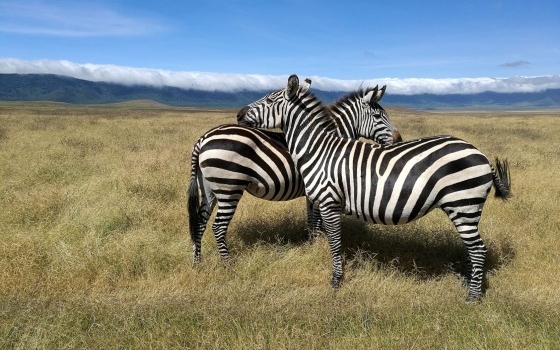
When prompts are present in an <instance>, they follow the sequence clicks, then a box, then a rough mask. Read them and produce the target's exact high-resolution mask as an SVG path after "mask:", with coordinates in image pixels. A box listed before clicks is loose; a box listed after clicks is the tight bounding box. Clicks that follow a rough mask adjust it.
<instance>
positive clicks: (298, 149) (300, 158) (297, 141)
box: [283, 103, 339, 175]
mask: <svg viewBox="0 0 560 350" xmlns="http://www.w3.org/2000/svg"><path fill="white" fill-rule="evenodd" d="M283 131H284V134H285V136H286V141H287V143H288V151H289V152H290V154H291V156H292V159H293V160H294V163H295V164H296V167H297V168H298V170H299V171H300V172H301V171H302V169H303V168H304V167H305V164H307V163H309V162H312V161H313V160H314V159H315V158H316V157H317V155H320V154H321V152H322V151H323V150H322V149H321V147H322V145H323V144H324V141H325V140H326V139H330V138H339V136H338V135H339V130H338V128H337V125H336V124H335V123H334V120H333V118H332V116H331V114H330V113H328V112H327V111H326V109H325V108H324V107H323V106H321V105H320V104H309V103H307V104H306V103H302V104H299V105H298V108H297V109H295V110H294V111H293V113H292V114H291V116H290V117H289V118H287V120H286V122H285V123H284V127H283ZM302 175H303V173H302Z"/></svg>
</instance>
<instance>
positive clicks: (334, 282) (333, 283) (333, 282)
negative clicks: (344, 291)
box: [331, 277, 341, 290]
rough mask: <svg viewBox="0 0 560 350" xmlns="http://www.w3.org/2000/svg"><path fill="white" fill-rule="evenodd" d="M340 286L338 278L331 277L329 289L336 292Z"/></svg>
mask: <svg viewBox="0 0 560 350" xmlns="http://www.w3.org/2000/svg"><path fill="white" fill-rule="evenodd" d="M340 284H341V281H340V278H335V277H333V279H332V280H331V288H332V289H334V290H338V289H339V288H340Z"/></svg>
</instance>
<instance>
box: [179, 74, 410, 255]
mask: <svg viewBox="0 0 560 350" xmlns="http://www.w3.org/2000/svg"><path fill="white" fill-rule="evenodd" d="M310 83H311V81H310V80H306V81H305V82H304V83H302V86H301V88H302V89H308V88H309V85H310ZM384 93H385V87H383V88H382V89H378V88H377V87H376V88H369V89H366V90H359V91H356V92H353V93H350V94H348V95H347V96H345V97H343V98H342V99H340V100H339V101H338V102H336V103H334V104H332V105H331V106H328V107H327V108H326V110H325V112H326V113H328V115H329V118H328V120H329V124H330V125H331V126H330V127H331V128H332V129H333V130H334V131H335V132H336V133H337V135H339V136H341V137H347V138H354V139H357V138H358V137H364V138H367V139H371V140H374V141H375V142H377V143H380V144H390V143H393V141H400V140H401V137H400V134H399V133H398V131H397V130H396V128H395V127H394V126H393V124H392V123H391V122H390V121H389V118H388V116H387V113H386V112H385V110H384V109H383V108H382V107H381V106H380V105H379V104H378V103H377V102H378V101H379V100H380V99H381V98H382V97H383V94H384ZM278 113H280V111H278ZM245 191H247V192H249V193H250V194H252V195H253V196H255V197H257V198H262V199H266V200H271V201H287V200H291V199H295V198H298V197H301V196H303V195H304V194H305V188H304V184H303V180H302V177H301V175H300V173H299V171H298V169H297V167H296V166H295V164H294V162H293V160H292V157H291V155H290V153H289V152H288V147H287V144H286V141H285V138H284V135H282V134H281V133H275V132H271V131H267V130H258V129H253V128H248V127H245V126H239V125H222V126H219V127H216V128H214V129H211V130H210V131H208V132H207V133H205V134H204V135H203V136H201V137H200V138H199V139H198V141H197V142H196V143H195V145H194V148H193V152H192V158H191V175H190V183H189V186H188V190H187V198H188V199H187V208H188V216H189V231H190V235H191V239H192V241H193V263H197V262H199V261H200V257H201V240H202V236H203V234H204V231H205V229H206V225H207V223H208V220H209V218H210V215H211V213H212V211H213V209H214V207H215V206H216V204H217V206H218V209H217V212H216V217H215V219H214V223H213V225H212V230H213V231H214V236H215V239H216V243H217V245H218V251H219V254H220V256H221V257H222V259H224V260H226V259H227V258H228V256H229V254H228V247H227V243H226V232H227V228H228V225H229V224H230V222H231V220H232V218H233V216H234V214H235V211H236V208H237V205H238V203H239V201H240V199H241V197H242V196H243V194H244V192H245ZM307 225H308V229H309V230H316V229H318V228H320V227H321V219H320V216H319V215H318V210H317V208H313V206H312V205H311V203H310V202H308V205H307Z"/></svg>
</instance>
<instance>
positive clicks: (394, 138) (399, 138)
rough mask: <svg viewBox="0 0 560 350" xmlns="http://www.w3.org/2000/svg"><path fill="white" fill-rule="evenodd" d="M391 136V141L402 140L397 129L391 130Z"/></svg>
mask: <svg viewBox="0 0 560 350" xmlns="http://www.w3.org/2000/svg"><path fill="white" fill-rule="evenodd" d="M391 136H392V137H393V143H396V142H402V137H401V133H400V132H399V131H398V130H395V131H393V134H392V135H391Z"/></svg>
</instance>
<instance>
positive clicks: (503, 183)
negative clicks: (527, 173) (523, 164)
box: [492, 157, 511, 200]
mask: <svg viewBox="0 0 560 350" xmlns="http://www.w3.org/2000/svg"><path fill="white" fill-rule="evenodd" d="M492 170H493V172H492V179H493V181H494V187H495V189H496V193H495V195H494V196H495V197H497V198H501V199H503V200H506V199H508V198H510V197H511V175H510V172H509V166H508V162H507V159H505V160H504V161H501V160H500V159H498V157H496V170H494V169H492Z"/></svg>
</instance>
